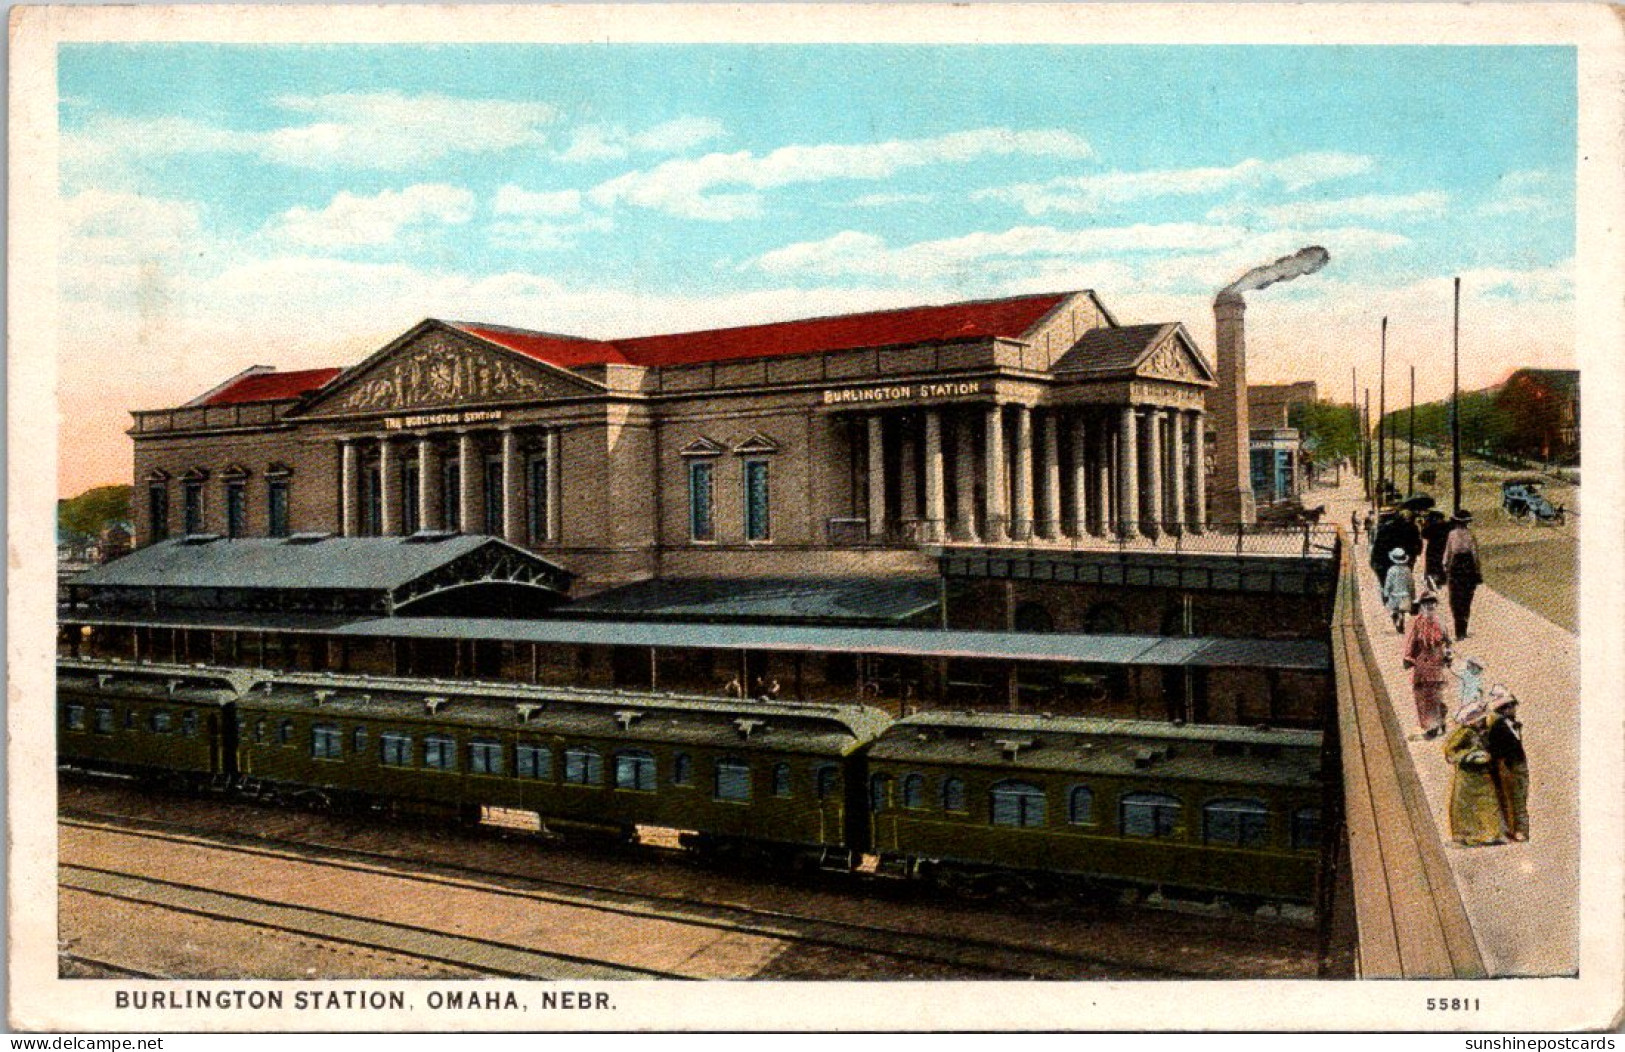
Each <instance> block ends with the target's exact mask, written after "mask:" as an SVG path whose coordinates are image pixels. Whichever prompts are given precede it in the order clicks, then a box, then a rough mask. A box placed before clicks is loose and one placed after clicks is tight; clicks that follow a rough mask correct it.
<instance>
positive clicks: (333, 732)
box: [310, 723, 344, 760]
mask: <svg viewBox="0 0 1625 1052" xmlns="http://www.w3.org/2000/svg"><path fill="white" fill-rule="evenodd" d="M343 740H344V739H343V737H342V736H341V735H340V734H339V729H338V728H337V727H335V726H334V725H332V724H331V723H318V724H316V725H315V726H314V727H312V728H311V729H310V755H311V756H313V757H315V758H316V759H318V760H337V759H340V758H341V757H342V756H343V754H344V750H343Z"/></svg>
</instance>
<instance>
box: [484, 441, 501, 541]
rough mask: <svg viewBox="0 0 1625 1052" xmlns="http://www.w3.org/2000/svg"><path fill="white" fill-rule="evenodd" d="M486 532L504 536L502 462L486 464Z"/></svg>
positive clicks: (492, 461)
mask: <svg viewBox="0 0 1625 1052" xmlns="http://www.w3.org/2000/svg"><path fill="white" fill-rule="evenodd" d="M485 532H486V533H489V534H492V535H493V536H498V537H500V536H501V535H502V461H501V460H498V459H497V458H495V457H493V458H492V459H490V460H487V461H486V462H485Z"/></svg>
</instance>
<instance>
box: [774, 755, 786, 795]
mask: <svg viewBox="0 0 1625 1052" xmlns="http://www.w3.org/2000/svg"><path fill="white" fill-rule="evenodd" d="M773 795H774V796H789V795H790V765H789V764H787V763H778V764H774V765H773Z"/></svg>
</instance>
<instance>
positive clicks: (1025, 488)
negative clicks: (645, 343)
mask: <svg viewBox="0 0 1625 1052" xmlns="http://www.w3.org/2000/svg"><path fill="white" fill-rule="evenodd" d="M1015 452H1016V475H1015V478H1014V479H1013V480H1012V481H1011V485H1010V503H1011V508H1010V520H1011V528H1010V539H1011V540H1015V541H1025V540H1028V539H1030V538H1031V537H1032V535H1033V411H1032V409H1031V408H1030V407H1028V406H1024V405H1019V404H1018V405H1017V406H1016V451H1015Z"/></svg>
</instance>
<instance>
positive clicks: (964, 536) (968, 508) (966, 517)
mask: <svg viewBox="0 0 1625 1052" xmlns="http://www.w3.org/2000/svg"><path fill="white" fill-rule="evenodd" d="M954 480H955V485H954V528H953V536H954V539H955V540H961V541H974V540H976V539H977V537H976V439H975V436H973V435H972V434H971V418H970V417H969V416H968V415H966V414H964V413H960V414H958V415H957V416H955V417H954Z"/></svg>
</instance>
